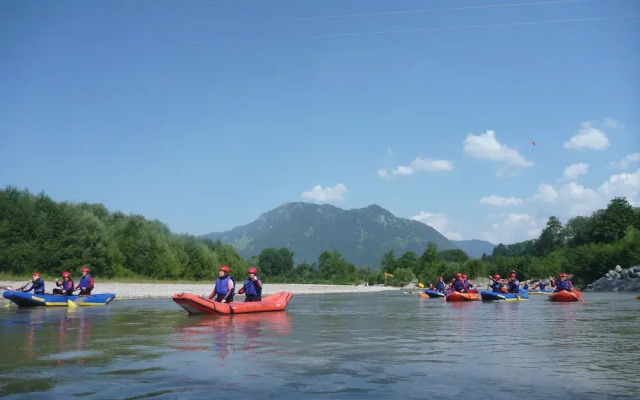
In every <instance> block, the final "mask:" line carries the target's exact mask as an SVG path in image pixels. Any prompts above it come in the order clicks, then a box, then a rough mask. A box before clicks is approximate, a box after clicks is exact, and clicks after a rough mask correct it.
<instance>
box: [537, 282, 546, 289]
mask: <svg viewBox="0 0 640 400" xmlns="http://www.w3.org/2000/svg"><path fill="white" fill-rule="evenodd" d="M546 287H547V284H546V283H544V282H540V283H538V288H540V290H544V288H546Z"/></svg>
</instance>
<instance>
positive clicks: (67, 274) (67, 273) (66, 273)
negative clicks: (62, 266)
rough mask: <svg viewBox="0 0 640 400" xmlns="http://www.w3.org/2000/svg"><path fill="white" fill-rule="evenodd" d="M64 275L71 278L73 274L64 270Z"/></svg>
mask: <svg viewBox="0 0 640 400" xmlns="http://www.w3.org/2000/svg"><path fill="white" fill-rule="evenodd" d="M62 277H63V278H71V274H70V273H69V271H64V272H63V273H62Z"/></svg>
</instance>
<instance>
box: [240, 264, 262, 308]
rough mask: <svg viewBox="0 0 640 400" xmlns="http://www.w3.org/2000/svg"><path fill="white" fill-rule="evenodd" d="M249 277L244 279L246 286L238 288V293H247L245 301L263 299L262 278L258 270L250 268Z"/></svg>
mask: <svg viewBox="0 0 640 400" xmlns="http://www.w3.org/2000/svg"><path fill="white" fill-rule="evenodd" d="M248 272H249V277H248V278H247V279H246V280H245V281H244V286H242V287H241V288H240V290H238V294H243V293H244V295H245V298H244V301H245V303H247V302H251V301H260V300H262V280H261V279H260V278H258V270H257V269H255V268H249V271H248Z"/></svg>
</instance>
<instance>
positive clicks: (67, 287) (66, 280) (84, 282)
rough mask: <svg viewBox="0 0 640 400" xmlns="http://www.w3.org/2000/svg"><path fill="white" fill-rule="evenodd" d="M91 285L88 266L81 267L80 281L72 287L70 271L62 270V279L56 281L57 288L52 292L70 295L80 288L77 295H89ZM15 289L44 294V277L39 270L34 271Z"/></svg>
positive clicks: (92, 281)
mask: <svg viewBox="0 0 640 400" xmlns="http://www.w3.org/2000/svg"><path fill="white" fill-rule="evenodd" d="M29 285H31V286H29ZM93 285H94V280H93V276H91V269H90V268H89V267H83V268H82V277H80V282H79V283H78V285H77V286H75V287H74V284H73V279H71V273H70V272H69V271H64V272H63V273H62V281H61V282H56V286H57V288H55V289H53V291H52V293H53V294H62V295H66V296H72V295H73V292H74V291H76V290H80V293H79V295H81V296H89V295H90V294H91V291H92V290H93ZM27 286H29V287H27ZM16 290H17V291H19V292H31V291H33V294H44V293H45V290H44V279H42V277H41V276H40V273H39V272H34V273H33V274H32V275H31V281H30V282H27V283H26V284H25V285H24V286H22V287H19V288H17V289H16Z"/></svg>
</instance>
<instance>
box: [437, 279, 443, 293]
mask: <svg viewBox="0 0 640 400" xmlns="http://www.w3.org/2000/svg"><path fill="white" fill-rule="evenodd" d="M444 289H445V285H444V278H442V277H440V278H438V286H437V287H436V290H437V291H438V292H444Z"/></svg>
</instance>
